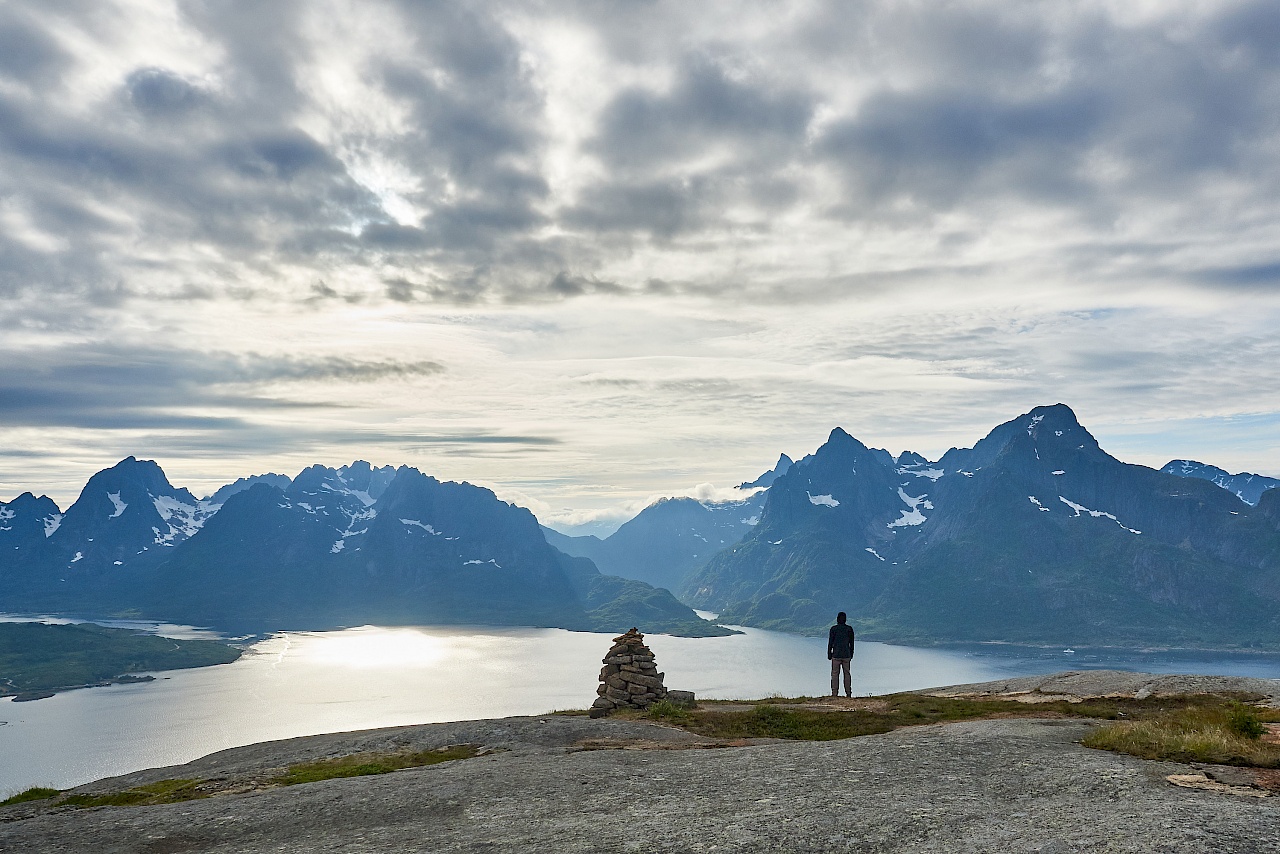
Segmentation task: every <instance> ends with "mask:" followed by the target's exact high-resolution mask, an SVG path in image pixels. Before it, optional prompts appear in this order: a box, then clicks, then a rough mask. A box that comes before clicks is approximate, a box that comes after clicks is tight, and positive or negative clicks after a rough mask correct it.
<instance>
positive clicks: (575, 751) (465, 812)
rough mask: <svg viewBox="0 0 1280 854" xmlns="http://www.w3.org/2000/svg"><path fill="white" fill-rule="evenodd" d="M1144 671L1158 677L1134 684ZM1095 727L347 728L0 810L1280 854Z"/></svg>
mask: <svg viewBox="0 0 1280 854" xmlns="http://www.w3.org/2000/svg"><path fill="white" fill-rule="evenodd" d="M1130 675H1131V674H1123V675H1122V676H1120V677H1116V678H1115V679H1112V680H1111V681H1107V679H1106V678H1105V677H1102V678H1101V681H1100V682H1098V683H1097V684H1096V685H1094V686H1093V688H1092V689H1093V690H1098V691H1099V692H1100V693H1101V694H1109V693H1123V692H1124V691H1128V692H1129V695H1130V696H1132V695H1133V694H1134V693H1137V692H1138V691H1141V690H1144V688H1147V689H1149V688H1150V683H1149V682H1142V681H1141V680H1138V682H1137V683H1135V684H1136V687H1135V686H1132V685H1129V683H1127V682H1126V683H1124V684H1121V681H1122V680H1124V679H1128V677H1129V676H1130ZM1055 678H1056V679H1058V681H1057V682H1053V681H1049V682H1045V683H1044V685H1043V686H1042V687H1048V688H1050V691H1047V692H1044V691H1042V692H1041V693H1055V692H1056V693H1058V694H1069V695H1071V696H1079V695H1076V694H1071V692H1070V691H1069V690H1067V689H1071V688H1074V689H1078V690H1084V687H1083V686H1084V682H1083V680H1077V682H1076V683H1071V681H1070V680H1072V679H1073V678H1075V677H1072V676H1070V675H1059V676H1058V677H1055ZM1090 678H1097V677H1090ZM1157 678H1165V677H1151V676H1148V677H1147V680H1154V679H1157ZM1267 681H1268V682H1270V681H1272V680H1267ZM1000 686H1005V687H1007V688H1008V689H1009V690H1004V688H1002V687H1000ZM1126 686H1128V687H1126ZM1270 687H1280V686H1262V685H1259V684H1251V683H1250V684H1248V685H1247V686H1246V687H1237V688H1235V689H1233V690H1249V691H1254V692H1256V693H1264V694H1268V696H1277V695H1272V694H1269V693H1268V691H1269V690H1270ZM1113 688H1114V689H1115V690H1112V689H1113ZM1262 688H1267V690H1261V689H1262ZM1202 690H1222V689H1221V688H1216V687H1208V688H1203V689H1202ZM945 691H953V692H956V693H972V694H982V693H987V694H993V693H1000V694H1013V693H1027V694H1032V693H1035V692H1036V691H1037V688H1036V687H1034V686H1032V687H1027V685H1025V684H1023V682H1022V681H1021V680H1009V681H1008V682H1005V683H988V685H987V686H985V687H984V686H956V687H954V688H951V689H938V693H944V692H945ZM1153 693H1155V692H1153ZM1091 726H1093V724H1090V723H1088V722H1083V721H1078V720H1044V719H1032V720H1028V719H1004V720H985V721H969V722H964V723H954V724H947V725H940V726H926V727H912V728H904V729H899V730H896V731H894V732H892V733H887V734H884V735H873V736H864V737H860V738H854V739H847V740H843V741H830V742H773V743H759V742H754V743H743V742H738V743H733V744H728V743H724V742H717V741H714V740H711V739H705V738H701V737H699V736H694V735H690V734H688V733H685V732H683V731H679V730H674V729H670V728H666V727H661V726H657V725H653V724H645V723H639V722H628V721H620V720H615V719H602V720H589V719H587V718H585V717H560V716H549V717H534V718H509V719H504V720H497V721H473V722H460V723H450V724H432V725H425V726H418V727H400V728H394V729H386V730H374V731H367V732H359V733H339V734H332V735H325V736H316V737H311V738H301V739H292V740H289V741H282V742H273V743H268V744H259V745H251V746H248V747H242V748H235V749H233V750H228V751H223V752H221V753H217V754H213V755H211V756H208V757H205V758H203V759H200V760H197V761H196V762H193V763H190V764H188V765H185V766H180V767H176V768H167V769H156V770H152V771H145V772H140V773H138V774H132V775H128V776H126V777H122V778H115V779H113V780H108V781H99V782H97V783H93V784H89V785H88V786H85V787H82V790H83V791H111V790H114V791H119V790H121V789H123V788H128V787H130V786H135V785H138V784H140V783H145V782H149V781H155V780H161V779H170V778H177V777H183V778H202V779H218V780H222V781H223V782H224V783H225V784H226V788H225V789H224V791H225V792H228V793H224V794H221V795H219V796H217V797H212V798H208V799H204V800H196V801H188V802H184V803H178V804H171V805H167V806H151V807H100V808H94V809H81V810H72V809H58V810H47V809H41V808H40V807H38V806H32V805H17V806H12V807H7V808H4V809H0V851H15V852H17V851H22V852H33V851H40V852H54V851H76V852H79V851H95V852H102V854H108V852H151V854H160V853H161V852H187V851H191V852H197V851H198V852H237V854H239V852H268V851H270V852H294V851H297V852H304V851H305V852H313V851H314V852H330V851H332V852H339V851H341V852H375V851H376V852H383V851H432V852H463V851H465V852H472V851H475V852H480V851H495V852H496V851H504V852H505V851H516V850H521V851H531V852H539V851H555V852H557V853H558V854H559V852H565V854H567V852H615V851H655V852H703V851H736V852H766V851H768V852H779V851H781V852H808V851H814V852H817V851H823V852H828V851H859V852H867V851H874V852H879V851H885V852H899V851H901V852H908V851H912V852H917V851H920V852H923V851H931V852H932V851H937V852H942V851H945V852H953V851H966V852H968V851H973V852H985V851H990V852H1031V851H1039V852H1074V851H1079V852H1085V851H1088V852H1095V851H1114V852H1181V851H1188V852H1190V851H1195V852H1205V851H1218V852H1254V851H1257V852H1263V851H1266V852H1272V851H1275V850H1276V842H1275V840H1276V839H1278V838H1280V797H1255V796H1245V795H1244V794H1240V793H1238V792H1237V793H1236V794H1232V793H1231V791H1232V790H1233V789H1235V790H1239V789H1241V787H1231V786H1221V787H1220V788H1219V789H1218V790H1216V791H1214V790H1206V789H1190V788H1183V787H1179V786H1175V785H1172V784H1171V783H1170V782H1168V780H1167V779H1166V778H1167V777H1168V776H1169V775H1178V774H1182V775H1195V774H1197V773H1199V771H1201V770H1204V769H1193V768H1189V767H1188V766H1184V765H1179V764H1176V763H1164V762H1147V761H1143V760H1140V759H1134V758H1131V757H1126V756H1119V755H1114V754H1110V753H1104V752H1098V751H1093V750H1088V749H1085V748H1083V747H1081V746H1080V745H1079V743H1078V742H1079V740H1080V739H1081V738H1082V737H1083V736H1084V734H1085V733H1087V732H1088V730H1089V728H1090V727H1091ZM463 743H467V744H475V745H480V746H482V747H483V749H484V755H481V756H479V757H477V758H474V759H464V760H459V761H455V762H448V763H444V764H441V765H435V766H430V767H425V768H415V769H409V770H404V771H398V772H394V773H391V774H385V775H380V776H371V777H356V778H348V779H341V780H330V781H324V782H318V783H308V784H303V785H297V786H290V787H287V788H261V787H260V786H261V785H262V782H263V781H265V780H267V779H269V778H270V777H271V776H273V774H274V773H276V772H277V771H278V770H279V769H280V768H282V767H284V766H286V765H289V764H292V763H295V762H300V761H308V760H312V759H318V758H323V757H328V756H338V755H346V754H350V753H356V752H364V751H385V750H397V749H410V748H411V749H417V750H421V749H430V748H435V747H440V746H444V745H450V744H463ZM1210 770H1211V769H1210ZM234 792H238V793H234ZM1255 794H1256V792H1255Z"/></svg>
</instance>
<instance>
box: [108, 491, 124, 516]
mask: <svg viewBox="0 0 1280 854" xmlns="http://www.w3.org/2000/svg"><path fill="white" fill-rule="evenodd" d="M107 498H110V499H111V506H112V507H115V508H116V512H114V513H112V514H111V515H110V516H108V517H107V518H108V519H114V518H116V517H117V516H119V515H120V514H121V513H123V512H124V511H125V508H126V507H128V506H129V505H128V504H125V503H124V502H123V501H121V500H120V493H118V492H108V493H107Z"/></svg>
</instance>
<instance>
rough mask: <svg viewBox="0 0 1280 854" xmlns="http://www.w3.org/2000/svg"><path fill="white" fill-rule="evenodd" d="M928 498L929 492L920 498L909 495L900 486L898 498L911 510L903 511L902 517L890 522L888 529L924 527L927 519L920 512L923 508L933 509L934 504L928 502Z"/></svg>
mask: <svg viewBox="0 0 1280 854" xmlns="http://www.w3.org/2000/svg"><path fill="white" fill-rule="evenodd" d="M928 496H929V494H928V493H927V492H926V493H925V494H923V495H920V496H912V495H907V492H906V490H904V489H903V488H902V487H901V486H899V487H898V497H899V498H901V499H902V503H904V504H906V505H907V507H908V508H909V509H907V510H903V511H902V515H901V516H900V517H899V518H897V519H895V520H894V521H892V522H890V523H889V524H888V525H887V526H886V527H889V528H904V527H907V526H908V525H923V524H924V523H925V521H926V517H925V515H924V513H922V512H921V511H920V508H921V507H923V508H924V509H925V510H932V509H933V502H932V501H929V500H928Z"/></svg>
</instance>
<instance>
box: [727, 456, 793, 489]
mask: <svg viewBox="0 0 1280 854" xmlns="http://www.w3.org/2000/svg"><path fill="white" fill-rule="evenodd" d="M793 465H795V463H794V462H793V461H792V459H791V457H788V456H787V455H786V454H779V455H778V462H777V463H776V464H775V465H774V467H773V468H772V469H770V470H769V471H767V472H765V473H764V474H762V475H760V476H759V477H758V478H756V479H755V480H753V481H751V482H750V483H744V484H741V485H739V486H738V489H755V488H756V487H762V488H766V489H767V488H768V487H770V486H773V482H774V481H775V480H777V479H778V478H780V477H782V476H783V475H784V474H786V473H787V471H788V470H789V469H790V468H791V467H792V466H793Z"/></svg>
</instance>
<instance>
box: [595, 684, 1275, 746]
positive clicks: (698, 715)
mask: <svg viewBox="0 0 1280 854" xmlns="http://www.w3.org/2000/svg"><path fill="white" fill-rule="evenodd" d="M1240 700H1241V698H1237V697H1222V696H1216V695H1187V696H1182V697H1159V698H1157V697H1148V698H1147V699H1145V700H1133V699H1126V698H1115V699H1097V700H1088V701H1085V702H1082V703H1069V702H1067V701H1065V700H1059V701H1054V702H1051V703H1020V702H1017V701H1016V700H974V699H963V698H950V697H926V696H923V695H920V694H892V695H889V696H887V697H877V698H871V699H868V700H866V701H865V703H863V704H861V705H855V706H854V707H852V708H832V707H830V706H825V705H817V704H816V703H815V701H814V700H812V699H810V698H808V697H793V698H785V697H769V698H767V699H764V700H760V701H757V702H754V703H751V704H750V708H740V706H741V705H743V704H740V703H723V702H715V701H712V702H705V701H704V702H703V703H701V704H700V705H699V707H698V708H697V709H692V710H690V709H682V708H679V707H677V706H675V705H672V704H671V703H667V702H665V701H664V702H660V703H655V704H654V705H653V706H650V707H649V709H647V710H646V711H644V712H622V713H615V714H619V715H621V716H624V717H640V718H648V719H649V720H654V721H659V722H662V723H667V724H670V725H672V726H677V727H680V728H681V729H685V730H688V731H689V732H694V733H697V734H699V735H705V736H708V737H711V738H725V739H737V738H785V739H792V740H799V741H827V740H831V739H838V738H852V737H854V736H859V735H872V734H875V733H882V732H889V731H891V730H894V729H897V728H898V727H902V726H918V725H921V724H934V723H945V722H949V721H962V720H976V719H979V718H995V717H1002V718H1011V717H1020V718H1042V717H1074V718H1092V719H1095V720H1098V719H1101V720H1112V721H1121V720H1124V721H1146V720H1159V719H1161V718H1163V717H1164V716H1166V715H1168V714H1170V713H1171V712H1186V713H1189V714H1196V713H1201V712H1203V713H1204V714H1209V715H1216V716H1217V717H1218V718H1220V719H1221V720H1222V721H1224V722H1226V721H1231V720H1236V721H1239V723H1237V724H1236V726H1240V727H1248V728H1251V729H1254V728H1261V726H1262V724H1261V723H1260V722H1259V720H1258V717H1257V715H1258V712H1257V711H1256V710H1254V709H1253V707H1250V706H1247V705H1244V704H1243V703H1242V702H1240ZM1278 719H1280V716H1278ZM1250 721H1251V722H1252V723H1250ZM1224 725H1226V724H1224ZM1091 746H1092V745H1091Z"/></svg>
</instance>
